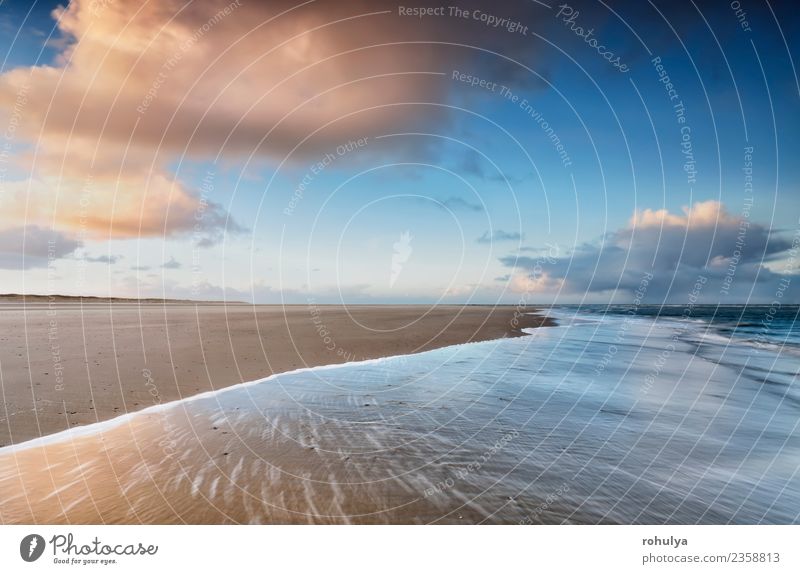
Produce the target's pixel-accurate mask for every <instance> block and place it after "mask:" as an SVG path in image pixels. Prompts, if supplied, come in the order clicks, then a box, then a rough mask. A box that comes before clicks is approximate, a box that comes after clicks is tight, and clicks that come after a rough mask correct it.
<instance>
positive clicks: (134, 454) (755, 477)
mask: <svg viewBox="0 0 800 574" xmlns="http://www.w3.org/2000/svg"><path fill="white" fill-rule="evenodd" d="M608 311H612V312H611V313H609V312H608ZM549 313H550V314H551V315H552V316H553V317H555V318H556V319H557V320H558V321H559V323H560V325H561V326H560V327H551V328H540V329H535V330H532V331H531V336H529V337H523V338H517V339H503V340H499V341H490V342H486V343H475V344H469V345H461V346H457V347H449V348H445V349H439V350H436V351H431V352H427V353H422V354H419V355H412V356H404V357H395V358H389V359H384V360H378V361H369V362H366V363H360V364H349V365H344V366H336V367H329V368H319V369H310V370H306V371H298V372H293V373H285V374H281V375H276V376H273V377H270V378H268V379H265V380H263V381H259V382H256V383H250V384H247V385H242V386H239V387H232V388H229V389H225V390H222V391H219V392H217V393H214V394H209V395H204V396H200V397H195V398H193V399H191V400H186V401H182V402H179V403H173V404H171V405H167V406H161V407H158V408H156V409H152V410H150V411H144V412H141V413H136V414H132V415H128V416H127V417H125V418H124V419H120V420H117V421H111V422H109V423H101V424H100V425H93V426H92V427H85V428H84V429H81V430H79V431H76V432H73V433H62V434H60V435H57V436H55V437H50V438H49V439H45V440H37V441H31V442H30V443H25V444H22V445H17V446H16V447H11V448H7V449H2V450H0V469H1V470H0V519H2V520H3V521H4V522H133V523H135V522H190V523H201V522H246V523H247V522H254V523H264V522H281V523H283V522H313V523H328V522H334V523H341V522H345V523H350V522H353V523H373V522H388V523H431V522H444V523H458V522H485V523H520V522H521V523H626V524H629V523H648V524H662V523H680V524H694V523H748V524H752V523H762V522H763V523H797V522H799V521H800V476H798V470H799V469H800V433H798V425H800V394H798V389H797V385H796V377H797V371H798V364H799V362H798V359H797V355H796V354H795V353H794V352H793V351H792V349H791V348H787V347H786V345H785V344H783V345H781V344H780V341H781V340H783V341H784V343H785V340H786V338H785V337H784V339H780V333H779V332H778V331H775V330H773V331H770V335H771V336H772V337H773V339H772V340H771V341H770V343H771V344H770V345H766V344H761V343H759V344H754V343H753V341H747V340H744V339H743V338H740V337H738V336H733V337H732V336H730V334H729V333H728V334H726V333H725V332H724V331H723V330H722V329H721V328H720V325H719V324H718V323H714V321H713V320H712V319H708V320H706V321H701V320H698V318H702V317H703V316H704V314H703V313H694V314H693V320H688V321H685V320H680V319H679V318H676V317H665V316H660V317H659V316H648V314H647V313H636V314H629V313H628V312H627V311H626V310H625V309H606V310H605V312H602V313H599V312H597V311H595V310H589V311H588V312H587V311H586V310H580V311H578V310H575V309H554V310H551V311H549ZM754 313H755V311H754ZM653 315H656V314H653ZM792 325H793V324H792ZM789 332H790V333H794V330H793V328H791V329H789ZM776 333H778V334H777V335H776ZM775 337H778V339H775Z"/></svg>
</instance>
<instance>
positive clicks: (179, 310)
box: [0, 300, 547, 447]
mask: <svg viewBox="0 0 800 574" xmlns="http://www.w3.org/2000/svg"><path fill="white" fill-rule="evenodd" d="M515 318H517V319H518V323H512V321H513V320H514V319H515ZM546 323H547V319H545V318H544V317H539V316H533V315H521V316H520V314H519V312H518V310H517V309H516V308H515V307H490V306H466V307H460V306H436V307H429V306H355V307H347V308H345V307H338V306H315V305H309V306H305V305H303V306H262V305H260V306H251V305H222V304H217V305H214V304H201V305H194V304H173V303H143V304H137V303H132V302H125V301H119V302H91V303H83V304H81V303H75V302H71V301H64V300H53V301H50V302H44V301H42V302H37V303H33V304H31V303H30V302H28V303H26V304H22V303H21V302H19V301H14V300H6V301H5V302H3V303H2V304H0V390H2V402H3V409H2V411H0V447H1V446H7V445H10V444H18V443H20V442H23V441H26V440H29V439H32V438H36V437H40V436H45V435H49V434H53V433H55V432H58V431H62V430H65V429H68V428H73V427H76V426H80V425H86V424H90V423H94V422H98V421H104V420H109V419H112V418H114V417H116V416H119V415H122V414H124V413H126V412H133V411H138V410H141V409H144V408H146V407H149V406H152V405H153V404H158V403H165V402H169V401H173V400H177V399H181V398H185V397H189V396H192V395H195V394H198V393H201V392H206V391H211V390H214V389H220V388H223V387H228V386H231V385H236V384H239V383H242V382H246V381H251V380H255V379H260V378H263V377H265V376H268V375H270V374H274V373H281V372H286V371H290V370H294V369H298V368H302V367H313V366H319V365H325V364H333V363H343V362H349V361H358V360H365V359H372V358H378V357H386V356H392V355H402V354H409V353H417V352H421V351H426V350H430V349H434V348H439V347H443V346H447V345H454V344H459V343H466V342H474V341H484V340H489V339H496V338H501V337H516V336H520V335H523V333H522V332H521V331H520V329H522V328H530V327H537V326H540V325H542V324H546Z"/></svg>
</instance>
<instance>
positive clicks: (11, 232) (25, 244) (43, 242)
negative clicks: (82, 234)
mask: <svg viewBox="0 0 800 574" xmlns="http://www.w3.org/2000/svg"><path fill="white" fill-rule="evenodd" d="M78 247H80V243H79V242H78V241H76V240H74V239H72V238H71V237H69V236H67V235H64V234H63V233H59V232H57V231H53V230H50V229H45V228H42V227H37V226H35V225H29V226H26V227H14V228H10V229H5V230H0V268H2V269H32V268H35V267H47V266H48V264H49V262H51V261H55V260H57V259H62V258H64V257H67V256H69V255H71V254H72V253H74V252H75V250H76V249H77V248H78Z"/></svg>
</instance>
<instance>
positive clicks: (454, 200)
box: [442, 197, 483, 212]
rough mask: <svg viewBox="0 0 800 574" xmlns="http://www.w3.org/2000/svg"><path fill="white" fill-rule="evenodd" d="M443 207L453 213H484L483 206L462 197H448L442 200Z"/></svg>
mask: <svg viewBox="0 0 800 574" xmlns="http://www.w3.org/2000/svg"><path fill="white" fill-rule="evenodd" d="M442 205H444V206H445V207H446V208H447V209H450V210H452V211H476V212H478V211H483V206H482V205H480V204H478V203H470V202H469V201H467V200H465V199H461V198H460V197H448V198H447V199H444V200H442Z"/></svg>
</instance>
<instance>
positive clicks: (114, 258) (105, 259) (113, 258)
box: [81, 255, 123, 265]
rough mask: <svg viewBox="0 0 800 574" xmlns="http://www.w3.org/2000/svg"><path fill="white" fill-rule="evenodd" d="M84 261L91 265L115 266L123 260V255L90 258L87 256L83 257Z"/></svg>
mask: <svg viewBox="0 0 800 574" xmlns="http://www.w3.org/2000/svg"><path fill="white" fill-rule="evenodd" d="M81 259H83V261H87V262H89V263H105V264H107V265H114V264H115V263H117V262H118V261H119V260H121V259H123V256H122V255H99V256H97V257H90V256H88V255H85V256H83V257H81Z"/></svg>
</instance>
